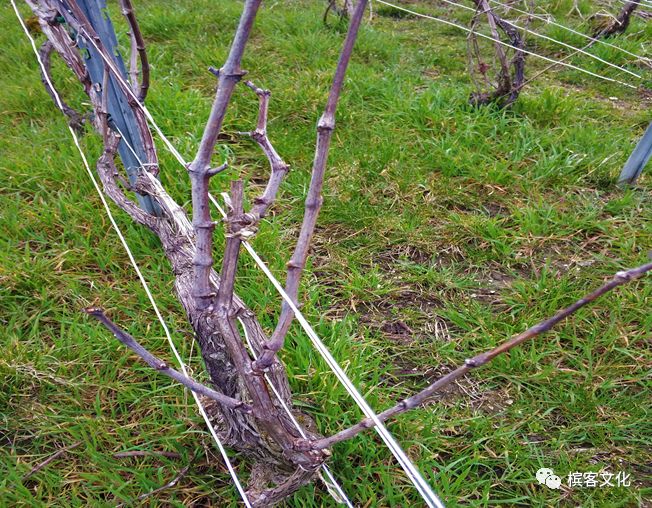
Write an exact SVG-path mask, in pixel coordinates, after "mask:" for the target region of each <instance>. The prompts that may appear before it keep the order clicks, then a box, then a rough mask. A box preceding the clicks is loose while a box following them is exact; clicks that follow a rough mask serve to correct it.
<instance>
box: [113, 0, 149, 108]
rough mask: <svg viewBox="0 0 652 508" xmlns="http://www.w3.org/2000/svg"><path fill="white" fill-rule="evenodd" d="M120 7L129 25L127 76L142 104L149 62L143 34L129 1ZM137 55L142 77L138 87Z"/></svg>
mask: <svg viewBox="0 0 652 508" xmlns="http://www.w3.org/2000/svg"><path fill="white" fill-rule="evenodd" d="M120 7H121V8H122V14H123V16H124V17H125V18H126V19H127V22H128V23H129V36H130V38H131V54H130V57H129V75H130V80H131V86H132V87H133V90H134V92H136V93H137V94H138V100H139V101H140V102H143V101H144V100H145V97H147V91H148V90H149V62H148V60H147V51H146V50H145V39H143V34H142V32H141V31H140V25H139V24H138V20H137V19H136V15H135V13H134V8H133V5H132V4H131V0H120ZM137 55H138V56H139V57H140V73H141V77H142V80H141V82H140V86H139V84H138V65H137V64H136V56H137Z"/></svg>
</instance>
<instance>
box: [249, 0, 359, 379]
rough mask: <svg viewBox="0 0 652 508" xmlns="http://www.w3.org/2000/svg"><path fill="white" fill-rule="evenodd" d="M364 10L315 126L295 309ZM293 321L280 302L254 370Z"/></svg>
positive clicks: (295, 268) (291, 288) (270, 356)
mask: <svg viewBox="0 0 652 508" xmlns="http://www.w3.org/2000/svg"><path fill="white" fill-rule="evenodd" d="M366 7H367V1H366V0H360V1H359V2H358V3H357V5H356V7H355V11H354V13H353V16H351V21H350V23H349V29H348V32H347V34H346V39H345V40H344V45H343V46H342V51H341V53H340V58H339V60H338V62H337V68H336V69H335V76H334V77H333V83H332V85H331V89H330V93H329V95H328V101H327V102H326V108H325V109H324V113H323V114H322V116H321V118H320V119H319V122H318V123H317V147H316V149H315V159H314V162H313V166H312V177H311V179H310V187H309V188H308V196H307V197H306V204H305V212H304V215H303V222H302V224H301V231H300V233H299V239H298V240H297V244H296V247H295V249H294V253H293V254H292V257H291V258H290V262H289V263H288V273H287V277H286V280H285V291H286V293H287V294H288V295H289V296H290V297H291V298H292V301H293V302H294V303H295V305H296V304H297V297H298V293H299V281H300V280H301V274H302V272H303V269H304V267H305V266H306V259H307V258H308V249H309V247H310V242H311V240H312V235H313V233H314V231H315V225H316V223H317V216H318V215H319V210H320V209H321V205H322V201H323V198H322V195H321V190H322V187H323V184H324V174H325V171H326V162H327V161H328V151H329V148H330V143H331V138H332V136H333V131H334V130H335V110H336V108H337V103H338V101H339V98H340V94H341V92H342V86H343V84H344V76H345V75H346V69H347V67H348V65H349V61H350V60H351V53H352V52H353V46H354V44H355V41H356V39H357V37H358V30H359V28H360V22H361V21H362V17H363V16H364V13H365V9H366ZM293 318H294V313H293V312H292V309H290V307H289V306H288V305H287V303H285V302H283V306H282V307H281V316H280V318H279V321H278V324H277V325H276V328H275V329H274V332H273V333H272V336H271V337H270V340H269V341H268V342H267V343H266V344H264V345H263V348H264V351H263V353H262V354H261V355H260V357H259V359H258V360H257V361H256V362H254V364H253V368H254V370H256V371H262V370H264V369H266V368H268V367H269V366H270V365H271V364H272V362H273V361H274V358H275V356H276V353H277V352H278V351H279V350H280V349H281V348H282V347H283V344H284V342H285V336H286V335H287V333H288V330H289V328H290V324H291V323H292V320H293Z"/></svg>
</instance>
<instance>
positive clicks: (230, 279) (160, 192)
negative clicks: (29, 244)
mask: <svg viewBox="0 0 652 508" xmlns="http://www.w3.org/2000/svg"><path fill="white" fill-rule="evenodd" d="M475 1H476V3H477V5H478V6H479V7H480V6H481V5H482V6H486V0H475ZM27 2H28V4H29V5H30V6H31V7H32V10H33V11H34V13H35V14H36V15H37V16H38V18H39V21H40V23H41V28H42V30H43V33H44V34H45V35H46V36H47V38H48V40H49V42H50V45H47V46H44V50H43V51H42V55H41V57H42V58H45V59H47V58H49V56H50V53H51V51H52V50H56V51H57V53H58V54H59V55H61V57H62V58H63V60H64V61H65V62H66V64H67V65H68V66H69V67H70V69H71V70H72V71H73V72H74V73H75V75H76V76H77V78H78V79H79V81H80V82H81V83H82V85H83V89H84V91H85V92H86V94H87V95H88V97H89V98H90V101H91V105H92V109H93V113H94V114H93V117H92V119H93V126H94V128H95V130H96V131H97V132H98V133H99V134H100V135H101V136H102V138H103V142H104V152H103V154H102V156H101V157H100V158H99V160H98V162H97V173H98V175H99V177H100V179H101V181H102V185H103V187H104V193H105V194H106V195H107V196H108V197H109V198H110V199H111V200H113V202H114V203H115V204H116V205H117V206H118V207H120V208H121V209H122V210H123V211H124V212H126V213H127V214H128V215H129V216H130V217H131V219H133V220H134V221H135V222H137V223H139V224H141V225H143V226H145V227H147V228H148V229H149V230H151V231H152V232H153V233H154V234H155V235H156V236H157V237H158V238H159V239H160V241H161V245H162V248H163V251H164V253H165V255H166V257H167V259H168V261H169V263H170V267H171V270H172V273H173V274H174V277H175V280H174V288H175V291H176V294H177V297H178V300H179V302H180V303H181V305H182V306H183V308H184V310H185V313H186V315H187V318H188V320H189V322H190V324H191V325H192V328H193V331H194V333H195V337H196V339H197V342H198V343H199V348H200V351H201V355H202V358H203V361H204V364H205V367H206V370H207V373H208V377H209V379H210V384H211V387H206V386H203V385H200V384H199V383H198V382H196V381H194V380H192V379H190V378H188V377H186V376H184V375H183V374H181V373H179V372H177V371H175V370H174V369H171V368H170V367H168V366H167V365H166V364H164V362H162V361H161V360H160V359H159V358H156V357H154V356H153V355H151V353H149V352H148V351H147V350H145V349H144V348H143V347H142V346H141V345H140V344H138V342H137V341H136V340H135V339H134V338H133V337H131V336H130V335H129V334H128V333H126V332H124V331H123V330H122V329H120V328H119V327H118V326H117V325H115V324H114V323H113V322H111V321H110V319H108V317H107V316H105V315H104V314H103V313H102V312H101V311H99V310H90V311H89V312H90V313H91V314H93V315H95V316H96V317H98V319H100V321H102V322H103V323H104V324H105V326H107V328H109V330H111V331H112V332H113V333H114V334H115V335H116V337H118V339H120V340H121V341H122V342H123V343H124V344H125V345H127V346H128V347H130V348H131V349H132V350H133V351H135V352H136V353H137V354H138V355H139V356H140V357H141V358H143V359H144V360H145V361H146V362H147V363H148V364H149V365H151V366H152V367H153V368H155V369H156V370H158V371H160V372H161V373H163V374H166V375H168V376H170V377H172V378H174V379H175V380H177V381H179V382H180V383H182V384H184V385H185V386H187V387H188V388H190V389H192V390H194V391H195V392H197V393H201V394H203V395H204V396H205V397H207V399H206V400H210V401H211V403H210V404H206V409H207V412H208V413H209V414H210V415H211V417H212V420H213V422H214V425H215V428H216V430H217V431H218V433H219V434H220V435H221V436H222V438H223V440H224V444H225V445H226V446H228V447H230V448H233V449H234V450H237V451H238V452H240V453H241V454H242V455H244V456H246V457H247V458H249V459H251V460H252V462H253V467H252V474H251V479H250V484H249V491H248V497H249V500H250V502H251V503H252V505H253V506H269V505H271V504H274V503H275V502H278V501H280V500H282V499H284V498H285V497H287V496H288V495H290V494H291V493H293V492H294V491H295V490H296V489H298V488H300V487H301V486H302V485H304V484H306V483H307V482H309V481H311V480H312V479H313V478H314V477H315V474H316V471H317V469H318V468H319V467H320V466H321V465H322V464H323V463H324V461H325V460H326V459H327V458H328V456H329V452H328V449H327V448H328V447H329V446H331V445H332V444H333V443H337V442H339V441H342V440H344V439H349V438H350V437H352V436H355V435H356V434H358V433H359V432H361V431H363V430H365V429H368V428H370V427H371V426H373V423H372V422H371V421H370V420H363V421H362V422H360V423H359V424H357V425H355V426H353V427H351V428H349V429H345V430H343V431H342V432H340V433H338V434H336V435H335V436H332V437H330V438H321V436H318V435H316V434H315V433H314V432H311V430H310V429H311V428H314V424H313V423H312V420H311V419H310V417H309V416H308V415H305V414H303V413H300V412H298V411H296V410H293V409H291V412H292V416H294V417H295V418H296V420H298V421H299V422H301V423H302V425H303V426H302V427H301V428H297V427H296V426H295V425H296V424H295V422H293V421H292V420H291V418H290V416H289V415H287V414H286V413H285V412H284V409H283V405H285V406H287V407H289V408H292V398H291V393H290V389H289V384H288V380H287V375H286V372H285V369H284V367H283V365H282V364H281V363H280V362H279V360H278V358H277V356H276V353H277V352H278V351H279V349H280V348H281V347H282V346H283V344H284V340H285V336H286V334H287V331H288V329H289V327H290V324H291V323H292V320H293V318H294V315H293V312H292V310H291V309H290V308H289V306H287V305H285V304H284V305H283V307H282V309H281V315H280V318H279V321H278V324H277V326H276V329H275V330H274V333H273V334H272V336H271V337H270V338H268V337H267V336H266V335H265V333H264V331H263V329H262V328H261V326H260V324H259V322H258V321H257V319H256V317H255V315H254V314H253V312H252V311H251V310H250V309H249V308H248V307H247V306H246V305H245V304H244V302H243V301H242V300H241V299H240V298H238V296H237V295H236V294H235V293H234V284H235V279H236V273H237V267H238V258H239V254H240V247H241V245H242V243H243V242H244V241H246V239H247V238H249V237H250V236H251V235H252V234H253V233H254V232H255V228H256V226H257V224H258V221H259V220H260V218H261V217H263V216H264V215H265V214H266V213H267V211H268V210H269V207H270V206H272V205H273V202H274V200H275V197H276V194H277V192H278V190H279V187H280V184H281V182H282V180H283V177H284V176H285V174H286V173H287V171H288V169H289V167H288V165H287V164H286V163H285V162H284V161H283V159H281V157H280V156H279V154H278V153H277V152H276V150H275V149H274V147H273V146H272V144H271V142H270V140H269V138H268V136H267V112H268V106H269V97H270V94H269V92H268V91H266V90H263V89H260V88H258V87H256V86H255V85H253V83H251V82H247V86H249V88H251V89H252V90H253V91H254V92H255V93H256V95H257V96H258V100H259V114H258V119H257V125H256V128H255V129H254V130H253V131H252V132H251V137H252V139H253V140H254V141H255V142H256V143H257V144H258V145H259V146H260V148H261V150H262V151H263V153H264V154H265V156H266V157H267V158H268V160H269V162H270V167H271V171H270V177H269V181H268V184H267V186H266V188H265V190H264V192H263V194H262V195H261V196H260V197H259V198H257V199H256V200H255V201H254V206H253V207H252V209H251V211H249V212H246V211H245V209H244V205H243V202H244V189H243V186H242V182H241V181H234V182H232V185H231V192H230V205H231V207H230V210H229V213H228V216H227V218H226V220H225V236H226V245H225V248H224V253H223V257H222V260H221V272H220V274H219V275H218V273H217V272H216V271H215V269H214V265H213V261H212V231H213V228H214V223H213V222H212V218H211V215H210V210H209V208H208V206H209V205H208V196H209V195H208V183H209V181H210V178H211V176H213V175H214V174H217V173H218V172H219V171H222V170H223V169H224V166H220V167H219V168H211V167H210V162H211V157H212V154H213V150H214V147H215V143H216V141H217V138H218V135H219V133H220V129H221V126H222V122H223V120H224V115H225V114H226V110H227V107H228V104H229V101H230V97H231V94H232V93H233V89H234V87H235V86H236V85H237V83H238V82H239V81H240V79H241V77H242V75H243V71H242V70H241V69H240V62H241V59H242V55H243V53H244V50H245V45H246V42H247V39H248V38H249V34H250V32H251V29H252V26H253V22H254V19H255V15H256V12H257V10H258V7H259V5H260V0H247V1H246V2H245V4H244V7H243V15H242V17H241V20H240V24H239V27H238V30H237V32H236V35H235V37H234V40H233V44H232V46H231V50H230V53H229V57H228V59H227V62H226V63H225V65H224V66H223V67H222V69H221V70H220V71H219V73H218V74H219V76H218V77H219V85H218V88H217V92H216V96H215V101H214V104H213V108H212V110H211V114H210V117H209V119H208V122H207V125H206V129H205V131H204V135H203V137H202V141H201V143H200V146H199V149H198V151H197V155H196V157H195V159H194V161H193V162H192V163H191V164H190V165H189V166H188V170H189V172H190V180H191V184H192V197H193V220H192V222H191V221H190V220H189V218H188V216H187V214H186V212H185V210H184V209H183V208H182V207H181V206H180V205H179V204H177V203H176V202H175V201H174V200H173V199H172V198H171V197H170V196H169V195H168V194H167V192H166V191H165V189H164V188H163V186H162V185H161V183H160V182H159V181H158V180H157V179H156V177H155V175H156V174H157V173H158V157H157V154H156V149H155V147H154V142H153V139H152V135H151V132H150V131H149V127H148V124H147V121H146V116H145V114H144V110H143V109H142V105H141V104H140V100H139V96H144V93H145V92H146V89H145V90H143V85H142V84H140V85H139V86H136V82H135V81H136V80H135V77H134V76H135V73H132V83H131V85H129V84H128V83H125V82H124V81H119V83H120V86H121V89H122V92H123V93H124V94H125V95H126V96H127V97H129V105H130V107H131V108H133V110H134V113H135V114H136V118H137V120H138V128H139V132H140V136H141V138H142V140H143V143H144V146H145V147H146V153H147V161H146V162H145V164H144V165H143V167H142V168H140V170H139V173H138V175H137V178H136V180H135V183H133V184H127V183H125V182H126V180H125V179H124V178H123V177H122V174H121V173H122V171H121V169H120V168H118V166H117V165H116V160H115V159H116V151H117V147H118V145H119V143H120V137H119V135H118V134H117V133H116V132H114V131H112V129H111V126H110V122H109V118H108V116H109V115H108V112H107V111H108V109H107V95H108V92H107V90H108V83H109V74H110V72H111V68H110V61H111V60H110V59H111V55H110V54H108V53H107V52H106V50H105V49H103V48H102V43H101V41H100V40H99V38H98V37H96V34H94V33H93V30H92V27H91V26H90V24H89V23H88V20H86V19H85V18H84V15H83V13H82V12H80V9H79V8H78V6H77V5H76V3H75V2H74V0H69V2H68V4H69V6H70V11H66V12H59V11H58V9H59V6H60V5H61V4H60V3H59V2H57V1H56V0H38V1H36V0H27ZM366 3H367V2H366V0H359V1H358V3H357V5H356V7H355V9H354V11H353V13H352V15H351V20H350V24H349V29H348V32H347V35H346V39H345V41H344V44H343V47H342V51H341V54H340V58H339V60H338V63H337V67H336V71H335V76H334V79H333V83H332V86H331V89H330V92H329V96H328V100H327V104H326V107H325V110H324V113H323V115H322V116H321V118H320V120H319V122H318V125H317V131H318V134H317V143H316V148H315V157H314V161H313V166H312V173H311V181H310V187H309V190H308V196H307V198H306V203H305V213H304V218H303V223H302V225H301V231H300V233H299V237H298V239H297V244H296V247H295V250H294V253H293V255H292V258H291V260H290V262H289V264H288V273H287V279H286V287H285V290H286V292H287V293H288V294H289V295H290V298H291V299H292V301H293V302H295V303H296V302H297V301H298V292H299V283H300V279H301V274H302V272H303V269H304V267H305V263H306V259H307V256H308V251H309V246H310V242H311V239H312V235H313V232H314V229H315V224H316V221H317V216H318V214H319V210H320V207H321V204H322V195H321V194H322V187H323V183H324V177H325V171H326V166H327V160H328V152H329V147H330V143H331V138H332V135H333V131H334V128H335V112H336V108H337V103H338V100H339V97H340V94H341V91H342V87H343V84H344V77H345V74H346V70H347V66H348V64H349V62H350V59H351V54H352V50H353V46H354V44H355V40H356V36H357V32H358V29H359V27H360V22H361V20H362V17H363V14H364V11H365V7H366ZM125 5H126V6H127V11H129V13H128V16H134V14H133V9H132V8H131V4H130V3H129V2H124V1H123V6H125ZM61 16H63V17H64V18H65V20H66V24H65V25H64V24H62V23H61V22H60V19H61ZM134 19H135V18H134ZM491 26H492V30H494V31H495V30H496V27H498V28H501V29H502V30H503V31H505V33H508V34H509V33H510V32H511V31H512V30H513V29H512V28H511V27H509V25H506V24H505V25H504V26H503V24H501V20H500V19H499V18H497V19H496V18H492V22H491ZM131 27H132V31H134V30H135V28H134V27H137V25H136V24H134V23H133V22H132V23H131ZM71 34H74V35H72V36H71ZM134 37H135V39H140V41H141V42H138V40H135V44H136V45H135V47H136V53H139V52H141V51H142V52H144V44H142V41H143V39H142V36H140V37H139V36H134ZM515 37H516V36H515ZM77 39H84V42H90V41H92V43H93V45H95V47H96V49H98V51H100V54H101V55H102V58H103V59H104V60H105V68H104V79H103V81H102V82H101V83H93V82H91V79H90V78H89V75H88V73H87V72H86V70H85V67H84V64H83V60H82V59H81V57H80V54H79V52H78V42H79V41H78V40H77ZM519 47H520V46H519ZM519 53H520V52H518V50H517V56H518V54H519ZM141 66H143V68H144V66H146V58H143V56H141ZM507 67H508V66H507ZM132 69H135V66H132ZM46 71H47V67H46ZM46 74H47V72H46ZM517 78H518V76H517ZM521 78H522V74H521ZM46 81H48V80H47V79H46ZM512 81H513V80H512ZM50 83H51V80H49V82H48V85H50ZM49 91H50V93H51V94H56V91H55V90H54V89H53V87H51V86H49ZM137 94H138V95H137ZM62 110H63V111H64V113H65V112H66V107H65V106H62ZM134 192H136V193H138V194H142V195H145V196H149V197H150V198H151V199H152V200H153V202H154V203H155V204H156V205H157V207H158V208H159V209H160V214H158V213H157V215H156V216H155V215H152V214H150V213H148V212H146V211H144V210H143V209H141V208H140V207H139V206H138V204H137V203H136V202H135V201H134V200H133V196H134V194H133V193H134ZM130 193H131V194H130ZM650 269H652V264H648V265H644V266H643V267H639V268H637V269H635V270H630V271H628V272H621V273H619V274H617V276H616V278H614V280H613V281H611V282H610V283H608V284H606V285H605V286H603V287H602V288H600V289H599V290H597V291H595V292H594V293H592V294H590V295H588V296H587V297H586V298H584V299H582V300H580V301H578V302H576V303H575V304H573V305H572V306H570V307H568V308H567V309H564V310H563V311H561V312H560V313H558V314H557V315H556V316H554V317H553V318H551V319H549V320H547V321H544V322H542V323H540V324H539V325H537V326H536V327H533V328H532V329H530V330H528V331H526V332H524V333H523V334H521V335H519V336H516V337H514V338H513V339H511V340H510V341H508V342H506V343H505V344H503V345H502V346H500V347H498V348H496V349H494V350H492V351H490V352H488V353H484V354H481V355H478V356H476V357H474V358H472V359H470V360H467V362H466V363H465V364H464V365H463V366H461V367H459V368H458V369H457V370H455V371H453V372H452V373H450V374H448V375H447V376H445V377H444V378H442V379H441V380H439V381H437V382H435V383H433V384H432V385H431V386H429V387H428V388H426V389H425V390H423V391H422V392H420V393H417V394H416V395H414V396H412V397H410V398H408V399H405V400H404V401H402V402H400V403H399V404H397V405H396V406H394V407H392V408H390V409H388V410H387V411H385V412H384V413H381V414H380V417H381V419H382V420H385V419H387V418H390V417H392V416H395V415H397V414H400V413H402V412H404V411H407V410H409V409H413V408H416V407H418V406H420V405H421V404H422V403H423V402H424V401H426V399H427V398H428V397H430V396H432V394H433V393H435V392H436V391H437V390H438V389H440V388H441V387H442V386H445V385H446V384H448V383H450V382H452V381H454V379H456V378H458V377H459V376H461V375H464V374H466V373H467V372H468V371H469V370H471V369H472V368H475V367H479V366H480V365H483V364H485V363H487V362H488V361H489V360H491V359H492V358H493V357H495V356H497V355H498V354H501V353H503V352H505V351H508V350H510V349H511V348H513V347H515V346H517V345H519V344H521V343H522V342H524V341H525V340H527V339H529V338H531V337H533V336H535V335H538V334H540V333H542V332H544V331H546V330H548V329H550V328H551V327H552V326H553V325H554V324H556V323H557V322H559V321H560V320H561V319H563V318H565V317H567V316H568V315H570V314H572V313H573V312H575V311H576V310H577V309H579V308H580V307H582V306H583V305H585V304H587V303H589V302H591V301H593V300H594V299H595V298H597V297H598V296H600V295H601V294H603V293H605V292H607V291H609V290H610V289H613V288H614V287H616V286H618V285H620V284H622V283H624V282H627V281H629V280H632V279H633V278H635V277H638V276H640V275H642V274H643V273H645V272H646V271H648V270H650ZM240 325H242V327H244V329H245V330H246V334H247V338H248V340H249V342H250V343H251V346H252V349H253V351H254V356H255V357H257V358H258V360H256V361H254V359H253V358H252V356H251V355H250V354H249V352H248V351H247V349H246V347H245V345H244V342H243V340H242V337H241V333H240V328H239V326H240ZM268 383H269V384H268ZM270 384H272V385H274V387H275V389H276V391H278V393H279V398H274V397H272V396H271V395H270V391H271V390H270ZM367 414H368V413H367Z"/></svg>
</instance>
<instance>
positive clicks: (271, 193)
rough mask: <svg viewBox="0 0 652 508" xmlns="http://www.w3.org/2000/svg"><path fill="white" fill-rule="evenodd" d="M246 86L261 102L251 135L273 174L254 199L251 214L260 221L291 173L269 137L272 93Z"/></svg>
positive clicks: (249, 85)
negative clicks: (268, 127)
mask: <svg viewBox="0 0 652 508" xmlns="http://www.w3.org/2000/svg"><path fill="white" fill-rule="evenodd" d="M245 84H246V85H247V86H248V87H249V88H251V89H252V90H253V91H254V93H255V94H256V95H257V96H258V100H259V107H258V121H257V122H256V128H255V129H254V130H253V131H251V132H250V133H249V135H250V136H251V138H252V139H253V140H254V141H255V142H256V143H258V146H260V148H261V150H262V151H263V153H264V154H265V156H266V157H267V160H268V161H269V165H270V168H271V174H270V176H269V180H268V181H267V186H266V187H265V190H264V191H263V194H262V195H261V196H259V197H257V198H255V199H254V206H253V208H252V209H251V213H252V214H253V215H254V216H256V217H257V218H258V219H259V218H261V217H264V216H265V215H266V214H267V211H268V210H269V207H270V206H271V205H272V204H273V203H274V200H275V199H276V194H277V193H278V189H279V187H280V186H281V182H282V181H283V178H284V177H285V175H286V174H287V172H288V171H289V169H290V166H289V165H287V164H286V163H285V162H284V161H283V159H282V158H281V156H280V155H279V154H278V152H277V151H276V150H275V149H274V146H272V143H271V142H270V140H269V137H268V136H267V112H268V109H269V97H270V95H271V92H270V91H269V90H264V89H262V88H258V87H257V86H256V85H254V84H253V83H252V82H251V81H246V82H245Z"/></svg>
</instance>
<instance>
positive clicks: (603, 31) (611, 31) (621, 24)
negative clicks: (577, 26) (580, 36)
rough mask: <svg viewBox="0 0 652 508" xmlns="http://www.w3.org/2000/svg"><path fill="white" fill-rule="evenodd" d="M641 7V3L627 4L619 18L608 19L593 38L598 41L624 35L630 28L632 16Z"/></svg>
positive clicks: (594, 32)
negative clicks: (602, 38)
mask: <svg viewBox="0 0 652 508" xmlns="http://www.w3.org/2000/svg"><path fill="white" fill-rule="evenodd" d="M639 5H640V2H638V1H636V2H626V3H625V5H623V8H622V9H621V10H620V12H619V13H618V16H616V17H615V18H611V17H610V18H608V21H607V22H606V23H605V24H600V26H597V27H596V28H595V30H594V31H593V37H595V38H596V39H598V38H600V37H604V38H605V39H606V38H607V37H611V36H613V35H617V34H621V33H624V32H625V30H627V27H628V26H629V22H630V20H631V18H632V14H634V11H635V10H636V8H637V7H638V6H639Z"/></svg>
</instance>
